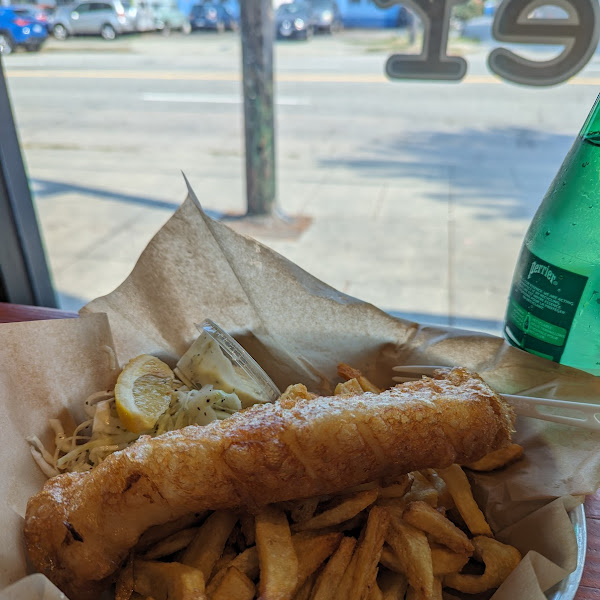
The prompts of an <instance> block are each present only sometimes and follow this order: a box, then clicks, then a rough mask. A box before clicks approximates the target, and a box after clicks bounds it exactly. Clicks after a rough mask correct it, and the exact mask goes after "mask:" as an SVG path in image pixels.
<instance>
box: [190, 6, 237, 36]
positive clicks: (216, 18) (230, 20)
mask: <svg viewBox="0 0 600 600" xmlns="http://www.w3.org/2000/svg"><path fill="white" fill-rule="evenodd" d="M190 25H191V26H192V30H196V29H212V30H214V31H217V32H219V33H221V32H222V31H225V30H226V29H229V30H231V31H237V29H238V22H237V19H236V18H235V16H234V15H233V13H232V11H231V10H230V9H229V8H228V7H227V6H226V5H225V4H223V3H221V2H206V1H205V2H202V3H200V4H196V5H195V6H192V10H191V11H190Z"/></svg>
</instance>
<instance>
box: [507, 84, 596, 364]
mask: <svg viewBox="0 0 600 600" xmlns="http://www.w3.org/2000/svg"><path fill="white" fill-rule="evenodd" d="M504 332H505V335H506V338H507V339H508V341H509V342H510V343H512V344H513V345H515V346H518V347H519V348H522V349H524V350H527V351H528V352H531V353H533V354H537V355H539V356H543V357H545V358H548V359H550V360H553V361H555V362H560V363H562V364H565V365H569V366H572V367H576V368H578V369H582V370H584V371H588V372H590V373H593V374H594V375H600V96H599V97H598V99H597V100H596V103H595V104H594V107H593V108H592V111H591V112H590V114H589V116H588V118H587V120H586V121H585V123H584V125H583V128H582V129H581V131H580V133H579V136H578V137H577V139H576V140H575V142H574V143H573V146H572V147H571V149H570V151H569V153H568V154H567V156H566V158H565V160H564V162H563V164H562V166H561V167H560V170H559V171H558V173H557V175H556V177H555V178H554V181H553V182H552V184H551V185H550V188H549V189H548V191H547V193H546V196H545V197H544V200H543V201H542V204H541V205H540V207H539V209H538V211H537V213H536V214H535V216H534V218H533V221H532V222H531V225H530V226H529V229H528V231H527V234H526V235H525V240H524V242H523V247H522V249H521V254H520V256H519V260H518V262H517V266H516V268H515V274H514V277H513V282H512V287H511V291H510V296H509V300H508V307H507V310H506V320H505V327H504Z"/></svg>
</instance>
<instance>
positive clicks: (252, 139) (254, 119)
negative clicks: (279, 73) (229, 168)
mask: <svg viewBox="0 0 600 600" xmlns="http://www.w3.org/2000/svg"><path fill="white" fill-rule="evenodd" d="M240 8H241V12H240V21H241V37H242V65H243V87H244V127H245V139H246V198H247V213H246V214H247V215H248V216H257V215H271V214H272V213H273V210H274V208H275V124H274V114H273V39H274V36H275V26H274V23H273V7H272V4H271V0H242V1H241V2H240Z"/></svg>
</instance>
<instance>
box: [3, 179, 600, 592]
mask: <svg viewBox="0 0 600 600" xmlns="http://www.w3.org/2000/svg"><path fill="white" fill-rule="evenodd" d="M81 317H82V318H80V319H73V320H65V321H53V322H34V323H23V324H22V323H19V324H11V325H8V326H7V325H2V326H0V334H1V335H2V340H3V345H4V347H1V348H0V395H1V396H2V397H3V398H4V402H3V406H4V407H5V411H7V412H8V413H9V414H10V415H12V419H10V420H4V421H5V422H2V423H0V432H1V433H2V434H3V438H2V439H6V437H5V436H9V438H10V440H11V443H10V444H3V445H2V446H1V447H0V454H1V455H2V458H3V459H4V460H3V461H2V464H3V465H4V469H5V476H4V477H3V480H2V482H1V483H0V497H1V499H2V500H3V502H0V511H4V512H3V513H2V517H3V519H2V522H3V523H4V522H9V523H10V526H9V527H7V528H6V530H5V531H3V532H2V533H1V534H0V535H2V536H3V537H2V538H0V541H2V542H4V543H3V544H1V545H0V553H1V554H2V555H1V556H0V565H2V566H0V588H2V587H5V586H7V585H8V584H10V583H13V582H14V581H16V580H18V579H20V578H21V577H23V576H24V575H26V573H27V565H26V561H25V556H24V552H23V548H22V540H21V534H20V527H21V523H20V518H21V517H20V516H19V515H22V514H23V511H24V507H25V503H26V500H27V497H28V496H29V495H30V494H31V493H33V492H34V491H36V490H37V489H38V488H39V486H40V485H41V484H42V481H43V477H42V476H41V475H40V473H39V472H38V471H37V468H36V467H35V465H34V464H33V461H32V460H31V458H30V456H29V454H28V450H27V444H26V442H25V437H26V436H28V435H30V434H37V435H39V436H42V435H44V434H45V435H46V439H47V436H48V426H47V423H48V419H49V418H52V417H60V418H64V417H66V415H67V412H69V413H72V414H73V415H74V417H75V419H77V415H78V413H79V414H80V413H81V402H82V400H83V399H84V398H85V397H86V395H87V394H89V393H90V392H92V391H97V390H100V389H104V388H108V387H110V386H111V385H112V384H113V383H114V379H115V377H116V375H117V373H118V371H117V370H116V369H114V368H112V367H114V365H111V363H110V360H109V358H110V356H109V354H110V352H109V351H108V350H107V348H109V347H111V346H112V344H113V343H114V349H115V351H116V356H117V357H118V361H119V363H120V364H121V365H123V364H124V363H125V362H127V361H128V360H129V359H130V358H132V357H134V356H136V355H138V354H141V353H149V354H155V355H157V356H159V357H160V358H162V359H163V360H165V361H166V362H168V363H169V364H171V365H174V364H175V362H176V361H177V359H178V358H179V356H181V354H183V353H184V352H185V350H186V349H187V347H188V346H189V345H190V344H191V343H192V342H193V340H194V339H195V338H196V337H197V335H198V329H197V327H196V324H198V323H200V322H202V321H203V320H204V319H205V318H211V319H212V320H214V321H215V322H217V323H219V324H220V325H221V326H222V327H223V328H224V329H226V330H227V331H229V333H231V334H232V335H234V337H236V339H237V340H238V341H239V342H240V343H241V344H242V346H244V347H245V348H246V350H248V352H250V354H251V355H252V356H253V357H254V358H255V359H256V360H257V361H258V362H259V363H260V364H261V366H262V367H263V368H264V369H265V371H267V373H268V374H269V375H270V376H271V378H272V379H273V380H274V381H275V383H276V384H277V385H278V386H279V387H280V389H285V387H286V386H287V385H289V384H291V383H297V382H302V383H305V384H306V385H307V387H308V388H309V389H311V390H313V391H316V392H320V393H328V392H331V391H332V390H333V387H334V386H335V383H336V382H337V381H339V379H338V377H337V375H336V366H337V363H338V362H340V361H343V362H346V363H349V364H351V365H353V366H355V367H357V368H359V369H361V370H362V371H363V372H364V373H365V374H366V375H367V377H369V378H370V379H372V380H373V381H374V382H375V383H376V384H378V385H380V386H382V387H389V386H390V385H392V384H393V382H392V379H391V378H392V375H393V373H392V370H391V368H392V367H393V366H395V365H397V364H429V365H448V366H451V365H462V366H466V367H467V368H469V369H472V370H474V371H477V372H478V373H480V374H481V375H482V376H483V377H484V379H486V381H488V383H490V385H492V386H493V387H494V388H495V389H497V390H498V391H500V392H506V393H521V394H527V393H529V394H536V395H545V396H547V397H560V398H563V399H578V400H584V401H589V402H595V403H598V398H600V379H597V378H595V377H593V376H591V375H588V374H586V373H583V372H580V371H577V370H574V369H570V368H568V367H564V366H561V365H557V364H554V363H551V362H548V361H545V360H543V359H541V358H538V357H536V356H533V355H530V354H527V353H524V352H522V351H520V350H517V349H515V348H512V347H511V346H509V345H508V344H506V343H505V342H504V341H503V340H502V339H500V338H497V337H493V336H489V335H485V334H479V333H474V332H469V331H463V330H457V329H451V328H445V327H429V326H422V325H419V324H418V323H414V322H410V321H405V320H402V319H396V318H393V317H391V316H389V315H388V314H386V313H385V312H383V311H381V310H379V309H377V308H376V307H374V306H372V305H370V304H367V303H364V302H362V301H360V300H358V299H356V298H352V297H349V296H347V295H345V294H342V293H341V292H339V291H336V290H335V289H333V288H331V287H329V286H328V285H326V284H324V283H323V282H321V281H319V280H317V279H316V278H314V277H313V276H311V275H310V274H309V273H307V272H305V271H303V270H302V269H300V268H299V267H298V266H296V265H294V264H293V263H291V262H289V261H288V260H286V259H285V258H284V257H282V256H280V255H278V254H277V253H275V252H273V251H272V250H270V249H268V248H267V247H265V246H263V245H261V244H260V243H258V242H257V241H255V240H253V239H250V238H247V237H244V236H242V235H240V234H237V233H235V232H234V231H233V230H231V229H230V228H228V227H227V226H226V225H224V224H223V223H219V222H216V221H213V220H212V219H210V218H209V217H208V216H207V215H206V214H204V213H203V211H202V210H201V208H200V205H199V203H198V201H197V199H196V198H195V196H194V194H193V192H192V191H191V190H190V193H189V196H188V198H187V200H186V201H185V202H184V204H183V205H182V206H181V207H180V209H179V210H178V211H177V212H176V213H175V214H174V215H173V217H172V218H171V219H170V220H169V221H168V222H167V223H166V224H165V225H164V227H163V228H162V229H161V230H160V231H159V232H158V233H157V234H156V236H155V237H154V238H153V240H152V241H151V242H150V243H149V245H148V246H147V248H146V249H145V250H144V252H143V253H142V255H141V257H140V259H139V261H138V263H137V264H136V266H135V268H134V270H133V272H132V273H131V275H130V276H129V277H128V278H127V280H126V281H125V282H124V283H123V284H122V285H121V286H119V287H118V288H117V289H116V290H114V291H113V292H112V293H111V294H109V295H107V296H104V297H101V298H98V299H96V300H93V301H92V302H90V303H89V304H88V305H87V306H86V307H85V308H84V309H82V311H81ZM107 320H108V321H107ZM108 324H110V328H109V327H108ZM25 333H26V334H27V335H25ZM33 338H35V341H34V339H33ZM32 348H33V350H32ZM23 374H25V375H26V377H25V378H23V377H22V376H21V375H23ZM516 429H517V433H516V434H515V440H516V441H517V442H519V443H521V444H522V445H524V446H525V450H526V453H525V456H526V457H525V459H524V460H523V461H521V462H519V463H516V464H515V465H512V466H511V467H509V468H507V469H506V470H504V471H502V472H500V473H494V474H489V475H472V476H471V477H472V482H473V485H474V489H475V492H476V495H477V498H478V500H479V501H480V502H481V503H482V505H483V506H484V507H485V510H486V514H487V516H488V519H489V520H490V523H491V525H492V527H493V528H494V530H495V531H497V532H500V533H499V534H498V535H499V536H502V539H505V540H507V541H510V543H515V545H517V543H518V544H519V545H518V547H520V549H521V550H522V551H523V553H524V554H526V556H525V558H524V560H523V561H522V563H521V565H520V566H519V567H518V569H517V570H515V571H514V572H513V574H512V575H511V577H510V578H509V579H508V580H507V581H506V582H505V583H504V584H503V586H502V587H501V588H500V589H499V590H498V591H497V592H496V595H495V596H494V598H496V599H497V600H498V599H504V598H507V599H508V598H509V595H510V598H511V600H518V599H522V600H532V599H534V598H537V597H540V598H543V597H544V596H543V593H542V592H543V591H544V590H546V589H548V588H550V587H551V586H553V585H554V584H555V583H556V582H557V581H560V579H562V578H563V577H564V576H565V575H566V574H567V573H569V572H570V571H572V570H573V569H574V567H575V565H576V560H577V545H576V543H575V536H574V532H573V526H572V525H571V522H570V520H569V516H568V511H571V510H573V508H574V506H575V505H576V504H577V503H579V502H581V500H582V497H583V495H584V494H588V493H592V492H593V491H595V490H596V489H597V488H598V487H599V484H600V453H598V452H597V451H596V449H597V448H598V444H599V442H600V435H599V434H598V433H592V432H588V431H585V430H581V429H577V428H575V427H571V426H562V425H555V424H550V423H546V422H543V421H538V420H533V419H530V418H525V417H520V418H518V419H517V424H516ZM557 498H558V499H559V500H555V499H557ZM521 519H523V521H521V523H519V525H517V526H515V523H517V522H518V521H520V520H521ZM526 527H527V528H528V529H527V530H529V531H531V532H533V533H532V534H531V535H528V536H521V537H519V532H520V531H523V530H525V528H526ZM540 528H544V529H545V530H547V531H552V535H551V536H539V535H537V534H536V533H535V532H536V531H539V530H540ZM534 534H535V535H534ZM515 540H516V541H515ZM5 559H6V560H5ZM25 581H27V580H25ZM38 581H39V578H36V579H35V582H38ZM21 585H22V586H23V587H22V588H21V589H24V590H26V593H24V594H23V595H20V596H15V595H14V592H11V593H13V595H12V596H6V598H8V597H10V598H17V597H18V598H27V599H28V600H31V599H32V598H42V597H43V598H58V597H60V596H57V595H52V592H51V591H49V590H50V588H44V589H43V591H39V590H38V591H36V589H38V588H35V586H34V585H33V584H32V586H31V587H30V588H28V587H27V585H26V584H25V582H21ZM35 585H38V584H37V583H36V584H35ZM34 588H35V589H34ZM523 590H527V591H526V592H525V591H523ZM7 593H8V592H7ZM40 594H46V595H40ZM0 599H2V600H5V596H4V595H3V594H2V593H0Z"/></svg>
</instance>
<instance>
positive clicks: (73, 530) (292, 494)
mask: <svg viewBox="0 0 600 600" xmlns="http://www.w3.org/2000/svg"><path fill="white" fill-rule="evenodd" d="M513 421H514V415H513V413H512V410H511V409H510V407H509V406H508V405H507V404H506V403H505V402H504V401H503V400H502V399H501V398H500V397H499V396H498V395H497V394H496V393H494V392H493V391H492V390H491V389H490V388H489V387H488V386H487V385H486V384H485V383H484V382H483V381H482V380H481V379H480V378H478V377H477V376H476V375H473V374H471V373H469V372H467V371H465V370H464V369H454V370H452V371H451V372H449V373H446V374H443V375H442V374H440V375H439V378H437V379H423V380H421V381H416V382H411V383H407V384H404V385H401V386H396V387H395V388H392V389H391V390H387V391H384V392H382V393H381V394H373V393H365V394H361V395H357V396H354V397H344V398H340V397H321V398H316V399H300V400H297V401H295V402H288V403H284V404H283V405H282V404H281V403H275V404H264V405H257V406H254V407H252V408H249V409H247V410H245V411H243V412H241V413H238V414H236V415H234V416H232V417H231V418H229V419H227V420H225V421H217V422H214V423H211V424H210V425H207V426H204V427H201V426H191V427H186V428H185V429H182V430H179V431H173V432H170V433H166V434H164V435H162V436H159V437H156V438H153V439H151V438H149V437H145V438H141V439H140V440H139V441H138V442H136V443H135V444H133V445H132V446H130V447H129V448H127V449H126V450H123V451H121V452H116V453H114V454H112V455H110V456H109V457H108V458H107V459H106V460H105V461H104V462H103V463H102V464H100V465H99V466H98V467H96V468H95V469H93V470H92V471H89V472H86V473H70V474H64V475H58V476H56V477H54V478H52V479H50V480H49V481H48V482H47V483H46V485H45V486H44V488H43V489H42V491H40V492H39V493H38V494H37V495H35V496H33V497H32V498H31V499H30V501H29V503H28V506H27V514H26V518H25V541H26V546H27V551H28V554H29V557H30V559H31V562H32V564H33V566H34V568H35V569H37V570H39V571H41V572H42V573H44V574H46V575H47V576H48V578H49V579H50V580H51V581H53V582H54V583H55V584H56V585H57V586H58V587H59V588H60V589H61V590H63V592H64V593H65V594H67V595H68V596H69V597H70V598H71V600H88V599H91V598H97V597H98V596H99V594H100V592H101V591H102V590H103V589H104V588H105V587H106V586H107V585H108V584H109V583H110V582H111V580H112V578H113V576H114V573H115V571H116V570H117V569H118V568H119V566H120V565H121V564H122V563H123V561H124V560H125V559H126V557H127V554H128V552H129V550H130V549H131V548H132V547H133V546H134V545H135V544H136V542H137V540H138V538H139V536H140V535H141V534H142V533H143V532H144V531H145V530H146V529H148V528H149V527H150V526H152V525H156V524H160V523H165V522H167V521H170V520H173V519H176V518H178V517H181V516H182V515H184V514H186V513H192V512H196V511H202V510H206V509H222V508H236V507H240V508H244V509H249V510H253V509H256V508H257V507H259V506H261V505H264V504H268V503H271V502H278V501H282V500H290V499H294V498H302V497H310V496H315V495H318V494H327V493H332V492H336V491H340V490H343V489H344V488H347V487H350V486H355V485H358V484H361V483H364V482H367V481H373V480H376V479H378V478H381V477H383V476H389V475H394V474H401V473H407V472H409V471H413V470H417V469H423V468H429V467H445V466H448V465H450V464H452V463H455V462H458V463H470V462H473V461H475V460H477V459H479V458H481V457H482V456H483V455H485V454H487V453H488V452H490V451H492V450H495V449H497V448H499V447H501V446H503V445H505V444H507V443H508V442H509V440H510V435H511V431H512V425H513Z"/></svg>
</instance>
